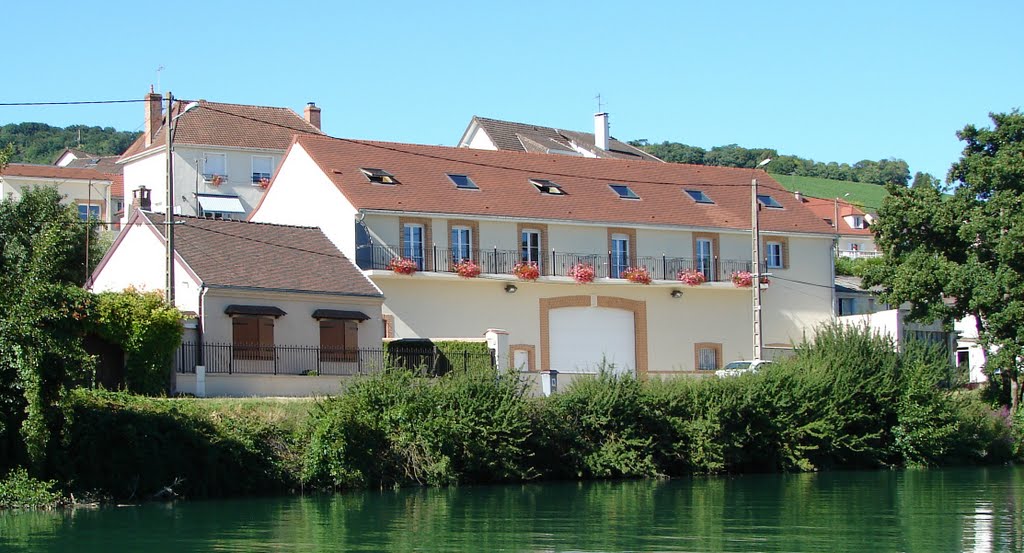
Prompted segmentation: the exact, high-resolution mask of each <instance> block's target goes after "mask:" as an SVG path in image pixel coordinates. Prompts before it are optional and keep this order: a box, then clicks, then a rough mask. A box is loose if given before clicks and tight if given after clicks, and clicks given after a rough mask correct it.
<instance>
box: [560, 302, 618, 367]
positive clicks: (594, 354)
mask: <svg viewBox="0 0 1024 553" xmlns="http://www.w3.org/2000/svg"><path fill="white" fill-rule="evenodd" d="M548 317H549V318H548V323H549V327H548V328H549V329H550V334H549V337H550V341H549V344H550V348H551V356H550V359H551V368H552V369H557V370H559V371H565V372H596V371H597V369H598V367H599V366H600V364H601V361H602V360H606V361H607V362H608V363H609V364H610V365H614V368H615V372H616V373H620V374H621V373H627V372H628V373H633V372H634V369H635V368H636V357H635V353H636V345H635V344H636V342H635V336H634V334H633V312H632V311H625V310H622V309H610V308H607V307H563V308H559V309H552V310H551V312H550V313H549V315H548Z"/></svg>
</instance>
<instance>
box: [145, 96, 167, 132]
mask: <svg viewBox="0 0 1024 553" xmlns="http://www.w3.org/2000/svg"><path fill="white" fill-rule="evenodd" d="M162 115H163V99H162V98H161V97H160V95H159V94H157V93H156V92H153V87H152V86H150V87H149V94H147V95H146V131H145V132H146V146H150V145H152V144H153V139H154V138H155V137H156V133H157V132H158V131H159V130H160V124H161V123H162V122H163V117H162Z"/></svg>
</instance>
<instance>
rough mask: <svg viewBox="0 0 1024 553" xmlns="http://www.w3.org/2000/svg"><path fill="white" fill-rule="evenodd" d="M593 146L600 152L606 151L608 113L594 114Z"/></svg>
mask: <svg viewBox="0 0 1024 553" xmlns="http://www.w3.org/2000/svg"><path fill="white" fill-rule="evenodd" d="M594 145H595V146H597V147H598V148H600V149H602V150H607V149H608V113H607V112H605V113H595V114H594Z"/></svg>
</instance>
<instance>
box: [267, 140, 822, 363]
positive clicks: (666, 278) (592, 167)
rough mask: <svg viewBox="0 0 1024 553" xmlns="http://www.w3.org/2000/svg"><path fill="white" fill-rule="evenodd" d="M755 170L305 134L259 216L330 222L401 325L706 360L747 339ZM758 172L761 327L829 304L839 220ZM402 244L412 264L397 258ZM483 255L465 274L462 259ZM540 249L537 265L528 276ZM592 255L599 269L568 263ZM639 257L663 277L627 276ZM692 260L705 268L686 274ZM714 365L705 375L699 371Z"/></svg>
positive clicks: (522, 352)
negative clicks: (579, 276)
mask: <svg viewBox="0 0 1024 553" xmlns="http://www.w3.org/2000/svg"><path fill="white" fill-rule="evenodd" d="M754 174H755V173H753V172H752V171H751V170H749V169H746V170H745V169H731V168H721V167H698V166H690V165H680V164H667V163H649V162H642V163H638V162H634V161H627V160H618V159H592V158H586V157H581V156H556V155H541V154H532V153H518V152H507V151H485V150H475V149H469V148H447V147H435V146H420V145H412V144H396V143H385V142H367V141H356V140H342V139H332V138H326V137H318V136H312V135H303V136H297V137H296V138H295V140H294V142H293V144H292V146H291V148H290V149H289V151H288V153H287V154H286V156H285V158H284V160H283V161H282V164H281V167H280V168H279V170H278V172H277V174H276V176H275V178H274V180H273V182H272V183H271V186H270V188H269V189H268V191H267V194H266V195H265V196H264V198H263V200H262V202H261V203H260V204H259V205H258V206H257V207H256V209H255V210H254V212H253V213H252V215H251V216H250V220H252V221H256V222H275V223H284V224H301V225H317V226H319V227H320V228H322V229H323V231H324V233H325V234H326V235H327V237H328V238H329V239H330V240H331V241H333V242H334V244H335V245H336V246H337V247H338V249H339V250H341V251H342V252H344V253H345V255H346V256H348V257H350V258H352V259H355V260H356V263H357V265H358V266H359V267H360V268H362V269H363V271H364V273H365V274H366V275H367V276H369V277H370V279H371V280H373V282H374V283H375V284H376V285H377V286H378V287H379V288H380V289H381V290H382V291H383V292H384V295H385V298H386V299H385V302H384V318H385V320H386V323H387V325H388V326H387V328H388V334H389V335H390V336H393V337H398V338H415V337H427V338H437V337H466V336H480V334H481V333H482V330H483V329H486V328H501V329H505V330H507V331H508V333H509V339H510V343H511V346H510V356H511V359H512V360H513V363H514V364H515V365H516V366H518V367H521V368H522V369H524V370H528V371H545V370H549V369H559V370H561V371H576V372H591V371H593V370H594V368H595V366H597V365H598V364H600V363H601V361H602V360H605V361H607V362H610V363H613V364H614V365H615V366H616V367H617V368H618V369H620V370H627V371H630V372H636V373H637V374H639V375H641V376H647V375H655V374H659V373H661V374H673V373H699V371H701V370H706V369H717V368H719V367H721V366H722V365H723V364H724V363H725V362H727V361H730V360H733V359H749V358H750V357H751V354H752V351H751V350H752V325H751V317H752V316H751V305H752V299H751V296H752V294H751V289H750V288H738V287H736V286H734V284H733V282H732V281H731V276H732V273H733V272H734V271H744V270H749V269H750V267H751V265H750V259H751V236H750V228H751V227H750V205H751V194H750V182H751V177H752V176H754ZM757 175H758V178H759V179H760V183H761V189H760V193H761V195H762V197H761V198H760V199H761V204H760V205H761V206H762V209H761V229H762V242H763V244H762V251H763V252H765V257H766V262H767V263H766V264H767V267H768V270H769V271H770V272H771V273H772V274H773V275H774V276H773V277H772V280H771V284H770V285H769V287H768V289H767V290H766V291H765V292H764V300H763V301H764V309H763V313H764V342H765V343H766V344H767V345H769V346H778V347H787V346H789V345H790V344H792V343H795V342H799V341H801V340H802V339H803V338H804V336H805V334H806V333H807V331H808V330H809V329H812V328H813V327H814V326H816V325H817V324H819V323H822V322H824V321H827V320H829V319H830V318H831V316H832V281H833V277H832V269H831V267H832V265H831V262H830V258H831V256H832V232H831V229H830V228H829V227H828V225H826V224H825V223H824V222H823V221H822V220H821V219H820V218H818V217H816V216H815V215H814V214H813V213H812V212H810V211H809V210H807V209H806V208H805V207H804V206H802V205H801V204H800V203H798V202H797V201H796V200H795V199H794V198H793V196H792V195H791V194H789V193H788V192H786V191H785V189H783V188H782V187H781V186H779V185H778V184H777V183H776V182H775V181H774V180H773V179H771V177H770V176H768V175H766V174H764V173H760V172H759V173H757ZM394 259H404V261H405V263H407V264H411V267H410V268H411V269H412V270H414V271H415V274H412V275H405V274H401V273H400V272H397V271H395V270H392V269H393V268H394V267H395V266H394V265H393V264H392V260H394ZM466 260H470V261H472V262H473V264H475V265H477V266H478V267H479V269H480V275H479V276H477V277H475V278H461V277H460V276H458V275H457V274H455V271H456V269H457V264H458V263H459V262H462V261H466ZM529 262H534V263H536V264H537V270H538V272H539V277H538V278H536V280H530V279H526V280H524V279H522V278H517V276H516V275H515V274H514V270H515V267H516V265H517V264H520V263H529ZM577 264H584V265H590V266H591V267H592V268H593V270H594V272H595V276H596V278H595V279H594V281H593V282H591V283H587V284H577V283H576V282H575V281H574V279H573V278H570V277H569V276H568V275H569V273H570V269H571V268H572V267H573V266H574V265H577ZM629 267H633V268H639V267H643V268H646V269H647V270H648V272H649V273H650V275H651V277H652V280H653V282H652V283H651V284H646V285H645V284H637V283H633V282H630V281H628V280H626V279H625V278H623V277H625V276H626V269H627V268H629ZM680 271H690V272H691V274H692V273H693V272H697V273H700V274H701V275H702V276H703V277H704V278H705V279H706V280H707V282H706V283H704V284H701V285H699V286H688V285H686V284H684V283H682V282H680V281H679V280H677V275H678V273H679V272H680ZM701 374H707V373H701Z"/></svg>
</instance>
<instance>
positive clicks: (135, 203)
mask: <svg viewBox="0 0 1024 553" xmlns="http://www.w3.org/2000/svg"><path fill="white" fill-rule="evenodd" d="M149 193H150V190H149V189H148V188H146V187H145V186H140V187H139V188H138V189H136V190H132V203H131V204H129V205H128V212H127V213H125V214H124V218H125V221H128V220H130V219H131V218H132V215H133V214H134V213H135V211H136V210H139V209H141V210H142V211H152V209H153V202H152V200H151V199H150V197H149Z"/></svg>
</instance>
